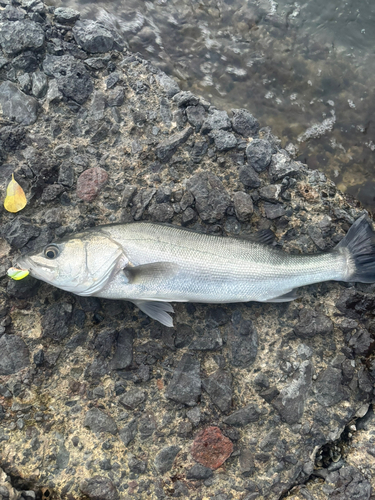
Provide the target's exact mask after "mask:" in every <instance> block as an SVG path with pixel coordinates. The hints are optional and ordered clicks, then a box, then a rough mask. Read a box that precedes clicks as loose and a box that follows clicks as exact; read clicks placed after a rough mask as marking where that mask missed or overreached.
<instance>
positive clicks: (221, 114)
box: [201, 110, 234, 147]
mask: <svg viewBox="0 0 375 500" xmlns="http://www.w3.org/2000/svg"><path fill="white" fill-rule="evenodd" d="M230 128H231V123H230V120H229V117H228V114H227V112H226V111H218V110H214V111H212V112H211V113H210V114H209V115H208V117H207V118H206V120H205V121H204V123H203V125H202V129H201V132H202V134H207V133H208V132H211V130H229V129H230ZM233 147H234V146H233Z"/></svg>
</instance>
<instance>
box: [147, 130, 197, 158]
mask: <svg viewBox="0 0 375 500" xmlns="http://www.w3.org/2000/svg"><path fill="white" fill-rule="evenodd" d="M192 133H193V129H192V127H187V128H185V129H184V130H182V131H181V132H177V133H176V134H173V135H171V136H170V137H168V139H165V140H164V141H162V142H159V144H158V145H157V146H156V149H155V153H156V156H157V157H158V158H159V160H160V161H161V162H162V163H166V162H167V161H169V160H170V159H171V158H172V156H173V155H174V153H175V152H176V151H177V148H178V147H179V146H181V144H183V143H184V142H186V141H187V140H188V138H189V137H190V135H191V134H192Z"/></svg>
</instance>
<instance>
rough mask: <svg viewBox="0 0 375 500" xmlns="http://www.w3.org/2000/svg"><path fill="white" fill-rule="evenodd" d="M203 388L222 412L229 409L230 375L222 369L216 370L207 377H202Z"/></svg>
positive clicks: (230, 394)
mask: <svg viewBox="0 0 375 500" xmlns="http://www.w3.org/2000/svg"><path fill="white" fill-rule="evenodd" d="M202 386H203V389H204V390H205V391H206V392H207V393H208V394H209V396H210V399H211V401H212V402H213V403H214V404H215V405H216V406H217V407H218V408H220V410H221V411H222V412H227V411H229V410H230V408H231V405H232V375H231V374H230V373H229V372H226V371H224V370H217V371H216V372H215V373H213V374H212V375H210V376H209V377H207V378H205V379H202Z"/></svg>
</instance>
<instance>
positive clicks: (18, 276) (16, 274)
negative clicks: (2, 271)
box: [7, 267, 29, 281]
mask: <svg viewBox="0 0 375 500" xmlns="http://www.w3.org/2000/svg"><path fill="white" fill-rule="evenodd" d="M7 274H8V276H10V277H11V278H13V279H14V280H17V281H18V280H22V279H23V278H26V276H28V275H29V271H28V270H27V269H17V268H16V267H11V268H10V269H8V273H7Z"/></svg>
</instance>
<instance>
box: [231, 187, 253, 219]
mask: <svg viewBox="0 0 375 500" xmlns="http://www.w3.org/2000/svg"><path fill="white" fill-rule="evenodd" d="M233 203H234V210H235V212H236V217H237V219H238V220H239V221H241V222H247V221H249V220H250V218H251V216H252V214H253V212H254V206H253V200H252V198H251V196H250V195H249V194H247V193H244V192H243V191H237V192H236V193H234V195H233Z"/></svg>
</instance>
